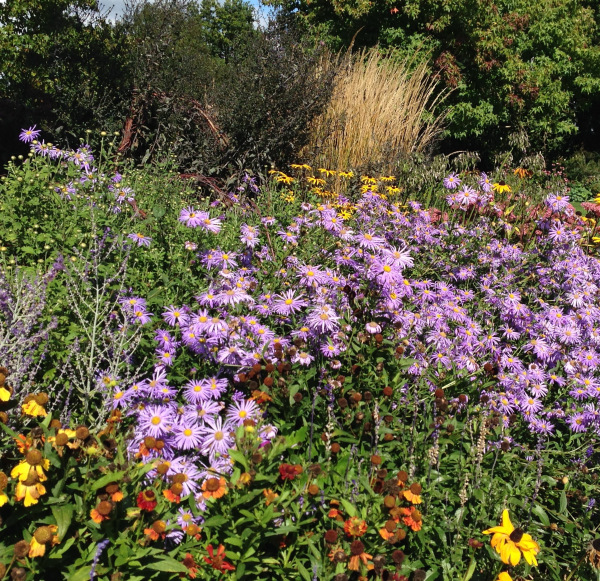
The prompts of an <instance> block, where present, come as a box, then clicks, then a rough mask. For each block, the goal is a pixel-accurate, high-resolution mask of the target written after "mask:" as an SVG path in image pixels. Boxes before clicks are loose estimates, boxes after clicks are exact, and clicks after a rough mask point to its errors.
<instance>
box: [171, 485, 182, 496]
mask: <svg viewBox="0 0 600 581" xmlns="http://www.w3.org/2000/svg"><path fill="white" fill-rule="evenodd" d="M169 490H170V491H171V492H172V493H173V494H174V495H175V496H181V493H182V492H183V484H181V482H175V483H174V484H172V485H171V488H170V489H169Z"/></svg>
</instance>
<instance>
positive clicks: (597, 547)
mask: <svg viewBox="0 0 600 581" xmlns="http://www.w3.org/2000/svg"><path fill="white" fill-rule="evenodd" d="M592 547H593V549H594V551H599V552H600V539H594V540H593V541H592Z"/></svg>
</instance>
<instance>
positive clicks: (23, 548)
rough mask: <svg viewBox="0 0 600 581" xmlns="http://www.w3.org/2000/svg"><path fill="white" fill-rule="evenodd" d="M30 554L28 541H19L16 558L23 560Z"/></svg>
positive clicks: (16, 547) (16, 545) (16, 546)
mask: <svg viewBox="0 0 600 581" xmlns="http://www.w3.org/2000/svg"><path fill="white" fill-rule="evenodd" d="M27 553H29V543H28V542H27V541H19V542H18V543H15V557H16V558H17V559H22V558H23V557H25V555H27Z"/></svg>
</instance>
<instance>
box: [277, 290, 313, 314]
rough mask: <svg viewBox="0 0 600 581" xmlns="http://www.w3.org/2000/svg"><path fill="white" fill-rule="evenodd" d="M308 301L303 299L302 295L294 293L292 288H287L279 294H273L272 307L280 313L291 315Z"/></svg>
mask: <svg viewBox="0 0 600 581" xmlns="http://www.w3.org/2000/svg"><path fill="white" fill-rule="evenodd" d="M307 304H308V303H307V302H306V301H305V300H304V295H302V294H300V295H296V293H295V292H294V291H293V290H288V291H286V292H284V293H282V294H280V295H275V297H274V300H273V304H272V309H273V310H274V311H275V312H276V313H278V314H280V315H285V316H288V315H291V314H292V313H295V312H296V311H299V310H300V309H301V308H302V307H305V306H306V305H307Z"/></svg>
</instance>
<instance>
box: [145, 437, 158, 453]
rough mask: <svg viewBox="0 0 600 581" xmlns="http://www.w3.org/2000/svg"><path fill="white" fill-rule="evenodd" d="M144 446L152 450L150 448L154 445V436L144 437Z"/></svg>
mask: <svg viewBox="0 0 600 581" xmlns="http://www.w3.org/2000/svg"><path fill="white" fill-rule="evenodd" d="M144 446H146V448H148V450H152V448H154V447H155V446H156V438H153V437H152V436H146V437H145V438H144Z"/></svg>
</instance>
